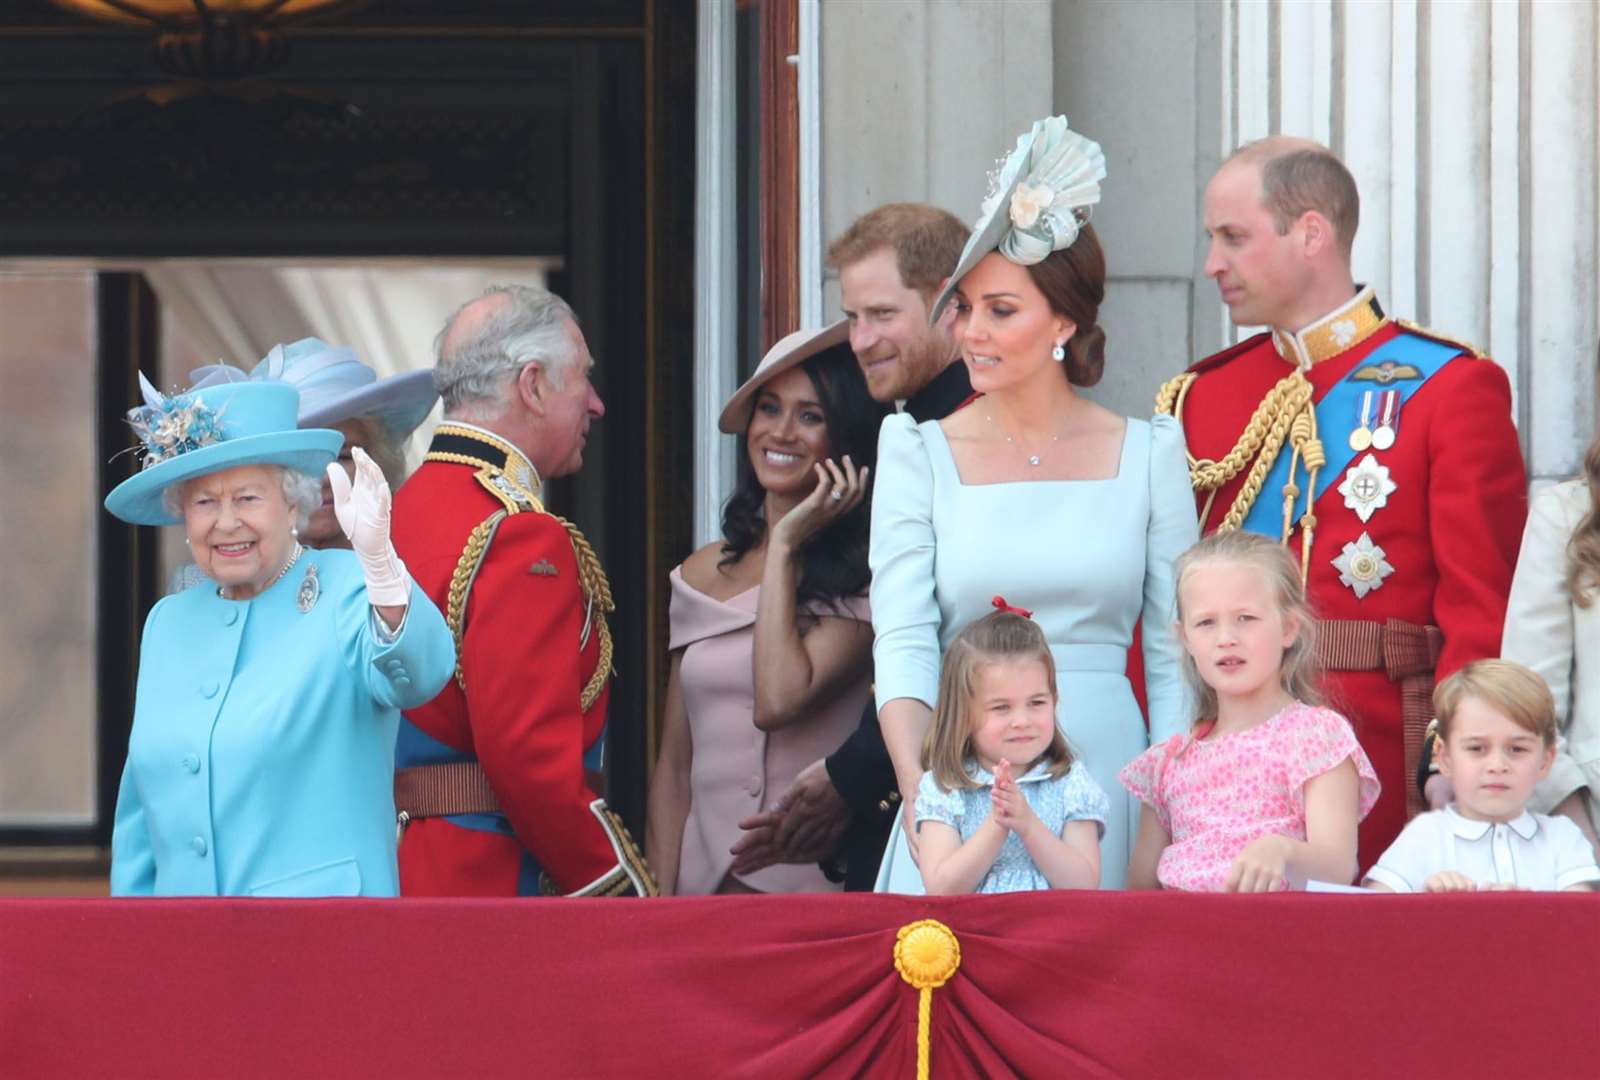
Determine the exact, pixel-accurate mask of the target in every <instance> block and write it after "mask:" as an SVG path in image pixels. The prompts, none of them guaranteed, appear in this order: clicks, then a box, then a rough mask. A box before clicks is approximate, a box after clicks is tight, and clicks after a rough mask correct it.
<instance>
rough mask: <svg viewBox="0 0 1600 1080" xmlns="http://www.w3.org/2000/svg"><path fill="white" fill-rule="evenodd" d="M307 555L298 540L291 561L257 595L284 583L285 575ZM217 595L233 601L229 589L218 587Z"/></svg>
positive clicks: (303, 546) (290, 557)
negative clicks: (281, 582)
mask: <svg viewBox="0 0 1600 1080" xmlns="http://www.w3.org/2000/svg"><path fill="white" fill-rule="evenodd" d="M305 553H306V549H305V545H304V544H302V543H300V541H298V540H296V541H295V542H294V551H293V553H291V554H290V556H289V561H288V562H286V563H284V564H283V566H282V567H280V568H279V570H278V572H277V573H276V574H273V575H272V580H270V581H268V582H267V583H266V584H265V585H263V586H261V589H260V591H259V592H257V593H256V595H257V596H260V595H261V593H264V592H266V591H267V590H268V589H270V588H272V587H273V586H274V585H276V584H277V583H278V582H280V581H282V580H283V575H285V574H287V573H288V572H289V571H290V569H292V568H293V567H294V564H295V563H297V562H299V561H300V556H302V555H304V554H305ZM217 595H218V596H220V597H222V599H224V600H231V599H232V597H230V596H229V595H228V591H227V589H226V588H224V587H223V586H221V585H218V586H217Z"/></svg>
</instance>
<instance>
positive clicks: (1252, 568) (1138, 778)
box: [1121, 532, 1378, 892]
mask: <svg viewBox="0 0 1600 1080" xmlns="http://www.w3.org/2000/svg"><path fill="white" fill-rule="evenodd" d="M1176 573H1177V578H1178V637H1179V640H1180V641H1181V642H1182V643H1183V648H1184V653H1185V656H1184V672H1185V674H1186V675H1187V676H1188V678H1189V681H1190V683H1191V689H1192V690H1193V691H1194V692H1195V696H1196V698H1197V700H1198V702H1199V709H1198V720H1197V721H1196V723H1195V727H1194V730H1193V731H1192V732H1191V733H1189V734H1187V735H1174V736H1173V737H1172V738H1170V739H1168V740H1166V741H1165V742H1162V743H1158V744H1157V745H1155V746H1152V747H1151V748H1150V749H1149V750H1146V751H1145V752H1144V753H1143V754H1141V755H1140V756H1138V757H1137V758H1134V759H1133V761H1131V762H1129V763H1128V765H1127V767H1126V768H1124V769H1123V770H1122V773H1121V780H1122V783H1123V786H1124V787H1126V788H1127V789H1128V790H1129V791H1130V792H1132V793H1133V795H1134V796H1135V797H1136V798H1138V799H1139V801H1140V802H1141V803H1143V804H1144V806H1143V810H1142V812H1141V816H1140V819H1139V835H1138V838H1137V839H1136V840H1135V841H1134V848H1133V857H1132V859H1131V861H1130V863H1129V866H1128V884H1129V886H1130V887H1131V888H1135V889H1151V888H1167V889H1186V890H1189V891H1200V892H1272V891H1275V890H1278V889H1286V888H1302V889H1303V888H1305V885H1306V882H1307V881H1311V880H1316V881H1327V882H1333V883H1336V884H1340V885H1348V884H1350V882H1351V880H1352V879H1353V878H1354V877H1355V874H1356V826H1357V825H1358V824H1359V823H1360V821H1361V819H1362V818H1364V817H1366V816H1367V813H1368V812H1369V811H1370V810H1371V809H1372V806H1373V804H1374V803H1375V802H1377V801H1378V777H1377V774H1376V773H1374V772H1373V771H1372V764H1371V763H1370V762H1369V761H1368V760H1367V755H1366V754H1365V753H1364V752H1363V751H1362V749H1361V745H1360V743H1358V742H1356V737H1355V732H1353V731H1351V730H1350V724H1349V723H1348V722H1347V721H1346V720H1345V718H1344V717H1342V716H1340V715H1339V714H1338V713H1336V712H1334V711H1333V710H1332V709H1329V708H1325V707H1323V706H1322V705H1321V703H1320V695H1319V694H1318V692H1317V689H1316V679H1315V674H1316V666H1315V655H1316V650H1315V648H1314V643H1313V642H1312V639H1311V634H1312V630H1313V627H1314V623H1313V621H1312V618H1311V614H1310V611H1309V610H1308V609H1307V607H1306V600H1305V590H1304V588H1303V587H1302V584H1301V581H1300V571H1299V567H1297V566H1296V565H1295V562H1294V560H1293V559H1292V558H1291V557H1290V556H1289V555H1288V553H1287V552H1286V551H1285V550H1284V548H1283V546H1282V545H1281V544H1278V543H1277V542H1275V541H1273V540H1271V539H1268V538H1267V537H1265V536H1258V535H1256V534H1254V533H1247V532H1231V533H1217V534H1215V535H1212V536H1210V537H1208V538H1206V539H1205V540H1202V541H1200V543H1198V544H1196V545H1195V546H1194V547H1192V548H1190V549H1189V550H1188V551H1187V552H1185V553H1184V554H1183V555H1182V556H1181V557H1180V558H1179V559H1178V563H1177V568H1176Z"/></svg>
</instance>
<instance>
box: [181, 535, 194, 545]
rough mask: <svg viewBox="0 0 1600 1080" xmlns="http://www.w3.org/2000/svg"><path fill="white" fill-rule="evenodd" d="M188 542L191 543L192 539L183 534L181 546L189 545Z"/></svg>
mask: <svg viewBox="0 0 1600 1080" xmlns="http://www.w3.org/2000/svg"><path fill="white" fill-rule="evenodd" d="M190 543H192V541H190V539H189V538H188V537H187V536H185V537H184V538H183V546H184V547H188V546H189V545H190Z"/></svg>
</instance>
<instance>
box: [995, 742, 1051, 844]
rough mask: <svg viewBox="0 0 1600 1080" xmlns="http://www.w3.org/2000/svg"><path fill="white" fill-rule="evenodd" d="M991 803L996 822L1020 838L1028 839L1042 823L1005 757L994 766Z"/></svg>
mask: <svg viewBox="0 0 1600 1080" xmlns="http://www.w3.org/2000/svg"><path fill="white" fill-rule="evenodd" d="M989 805H990V807H991V808H992V809H993V813H994V820H995V823H996V824H998V825H1000V826H1001V827H1003V828H1004V829H1006V830H1007V831H1008V832H1013V833H1016V834H1017V837H1018V838H1019V839H1022V840H1026V839H1027V836H1028V833H1030V832H1032V831H1033V830H1034V829H1035V828H1037V827H1038V826H1039V824H1040V822H1039V815H1038V814H1036V813H1034V812H1033V807H1032V806H1029V805H1028V800H1027V799H1026V798H1025V797H1024V796H1023V794H1022V790H1021V789H1020V788H1018V787H1017V778H1016V775H1015V774H1014V773H1013V771H1012V768H1011V762H1009V761H1007V760H1006V759H1005V758H1001V759H1000V763H999V764H998V765H996V766H995V768H994V788H993V790H992V791H991V793H990V795H989Z"/></svg>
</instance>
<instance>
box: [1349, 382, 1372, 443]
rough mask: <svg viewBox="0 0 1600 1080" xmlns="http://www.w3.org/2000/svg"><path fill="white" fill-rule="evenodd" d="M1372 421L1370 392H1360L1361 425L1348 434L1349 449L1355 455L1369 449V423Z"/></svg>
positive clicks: (1370, 432)
mask: <svg viewBox="0 0 1600 1080" xmlns="http://www.w3.org/2000/svg"><path fill="white" fill-rule="evenodd" d="M1371 419H1372V391H1371V390H1363V391H1362V392H1361V423H1360V425H1359V426H1358V427H1357V428H1356V429H1355V430H1354V431H1352V432H1351V433H1350V449H1352V450H1354V451H1355V452H1356V453H1358V454H1359V453H1361V451H1363V450H1366V449H1369V448H1370V447H1371V446H1372V428H1371V427H1370V426H1369V421H1370V420H1371Z"/></svg>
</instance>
